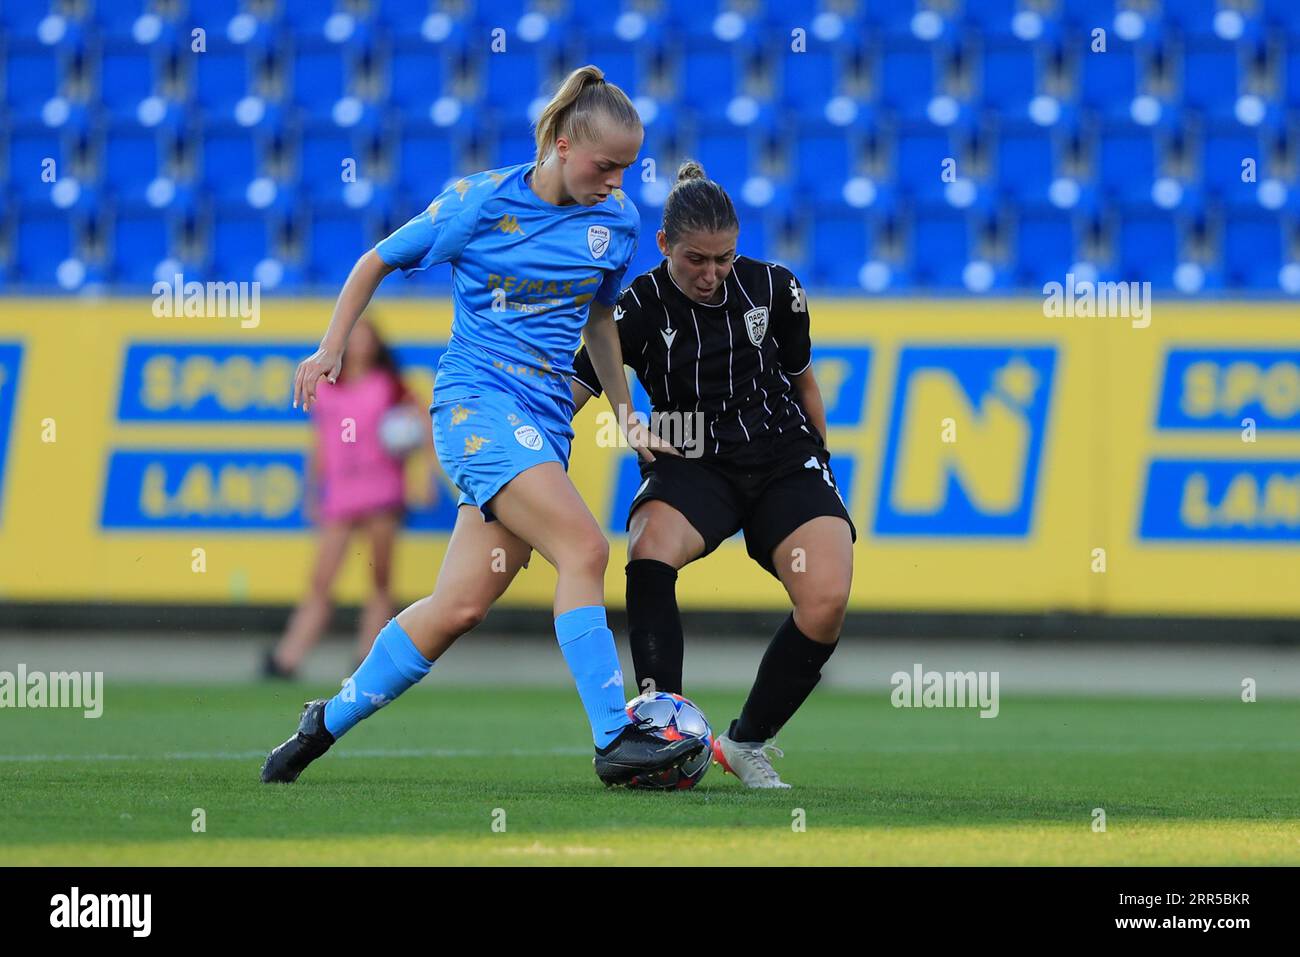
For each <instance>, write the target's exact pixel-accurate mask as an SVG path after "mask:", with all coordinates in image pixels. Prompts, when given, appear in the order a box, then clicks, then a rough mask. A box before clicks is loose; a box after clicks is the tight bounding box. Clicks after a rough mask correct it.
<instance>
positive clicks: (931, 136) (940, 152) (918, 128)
mask: <svg viewBox="0 0 1300 957" xmlns="http://www.w3.org/2000/svg"><path fill="white" fill-rule="evenodd" d="M893 151H894V152H893V155H894V162H893V177H894V184H895V185H896V186H897V187H898V188H899V189H900V190H901V191H902V192H904V193H906V194H910V195H914V196H919V197H930V198H935V197H938V196H940V195H942V193H943V187H944V183H943V181H942V180H941V179H940V176H941V175H942V172H943V162H944V160H946V159H949V158H951V159H956V158H957V155H958V150H957V149H956V147H955V146H954V144H953V142H952V139H951V137H950V136H949V133H948V130H946V129H945V128H943V127H939V126H934V125H932V124H929V123H919V124H908V125H901V126H900V127H899V128H898V129H897V130H896V132H895V134H894V144H893ZM958 171H959V172H960V167H958Z"/></svg>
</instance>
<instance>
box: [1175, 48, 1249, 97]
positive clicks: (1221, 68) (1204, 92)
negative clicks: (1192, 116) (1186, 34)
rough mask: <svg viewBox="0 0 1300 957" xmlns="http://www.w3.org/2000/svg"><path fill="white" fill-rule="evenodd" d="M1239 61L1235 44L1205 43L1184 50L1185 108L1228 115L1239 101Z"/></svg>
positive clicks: (1183, 83)
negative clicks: (1233, 105) (1237, 100)
mask: <svg viewBox="0 0 1300 957" xmlns="http://www.w3.org/2000/svg"><path fill="white" fill-rule="evenodd" d="M1237 74H1238V61H1237V48H1236V45H1235V44H1232V43H1228V42H1225V41H1222V40H1202V41H1200V42H1197V43H1189V44H1187V45H1186V46H1185V47H1184V48H1183V75H1182V87H1183V105H1184V106H1189V107H1192V108H1193V109H1199V110H1211V111H1216V112H1226V111H1227V110H1229V109H1231V107H1232V104H1233V102H1234V101H1235V100H1236V99H1237V88H1238V76H1237Z"/></svg>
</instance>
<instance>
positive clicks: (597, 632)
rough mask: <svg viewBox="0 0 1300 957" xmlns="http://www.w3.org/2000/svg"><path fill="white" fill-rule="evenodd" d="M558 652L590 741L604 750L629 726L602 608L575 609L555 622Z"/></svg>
mask: <svg viewBox="0 0 1300 957" xmlns="http://www.w3.org/2000/svg"><path fill="white" fill-rule="evenodd" d="M555 636H556V638H558V639H559V641H560V651H562V652H563V653H564V660H565V662H567V663H568V665H569V671H570V672H572V674H573V680H574V682H575V683H576V684H577V685H578V696H579V697H580V698H582V706H583V707H584V708H586V709H587V720H589V721H590V722H591V738H592V740H593V741H595V742H596V747H598V748H603V747H606V746H608V745H609V743H610V742H611V741H613V740H614V738H616V737H617V736H618V733H619V732H620V731H621V730H623V728H625V727H627V725H629V724H631V723H632V720H631V719H630V718H629V717H628V716H627V711H626V710H625V707H626V704H625V702H624V699H623V671H622V669H621V668H620V667H619V664H618V651H617V650H616V649H615V648H614V633H613V632H612V631H610V630H609V628H608V626H607V625H606V624H605V609H604V608H603V607H602V606H601V605H588V606H586V607H585V608H574V609H572V610H570V611H566V612H565V613H564V614H563V615H561V616H560V617H559V618H557V619H555Z"/></svg>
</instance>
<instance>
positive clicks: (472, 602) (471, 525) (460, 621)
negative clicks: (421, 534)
mask: <svg viewBox="0 0 1300 957" xmlns="http://www.w3.org/2000/svg"><path fill="white" fill-rule="evenodd" d="M531 554H532V549H531V548H530V547H529V545H528V543H527V542H524V541H523V540H522V539H520V538H519V537H518V536H517V535H515V534H514V533H512V532H511V531H510V530H509V529H507V528H506V527H505V526H504V525H502V524H501V523H500V522H488V521H485V520H484V518H483V513H482V512H480V511H479V509H478V508H477V507H475V506H473V505H462V506H461V507H460V508H458V509H457V510H456V524H455V526H454V527H453V529H452V533H451V540H450V541H449V542H448V543H447V553H446V555H445V556H444V557H443V560H442V568H441V569H439V571H438V581H437V584H436V585H435V586H434V590H433V594H432V595H429V596H428V597H426V598H421V599H420V600H419V601H417V602H415V603H414V604H413V605H409V606H408V607H406V608H405V609H403V610H402V611H401V612H399V613H398V615H397V622H398V624H399V625H401V626H402V629H403V630H404V631H405V632H406V633H407V634H408V635H410V636H411V641H412V642H414V643H415V646H416V647H417V648H418V649H420V653H421V654H423V655H424V656H425V657H426V658H428V659H430V660H436V659H437V658H438V657H439V656H440V655H441V654H442V653H443V652H444V651H446V650H447V648H448V647H450V646H451V644H452V642H454V641H455V640H456V639H457V638H459V637H460V636H461V635H463V634H464V633H465V632H467V631H469V630H471V629H472V628H474V627H475V626H476V625H478V624H479V623H480V622H481V621H482V620H483V619H484V617H486V615H487V612H488V609H489V608H491V607H492V604H493V602H495V601H496V600H497V599H498V598H500V597H501V596H502V595H503V594H504V593H505V590H506V589H507V588H509V587H510V583H511V582H512V581H514V579H515V575H517V574H518V573H519V569H521V568H523V567H525V566H526V565H527V564H528V557H529V555H531Z"/></svg>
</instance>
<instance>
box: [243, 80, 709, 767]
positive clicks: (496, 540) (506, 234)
mask: <svg viewBox="0 0 1300 957" xmlns="http://www.w3.org/2000/svg"><path fill="white" fill-rule="evenodd" d="M643 135H644V133H643V130H642V127H641V121H640V117H639V116H638V115H637V112H636V110H635V108H634V107H633V106H632V103H631V101H629V100H628V98H627V96H626V95H625V94H624V93H623V91H622V90H620V89H619V88H618V87H617V86H614V85H612V84H609V83H606V82H605V80H604V75H603V74H602V73H601V71H600V70H599V69H597V68H596V67H594V66H585V67H582V68H581V69H578V70H575V71H574V72H573V73H571V74H570V75H569V76H568V78H567V79H566V80H565V81H564V83H563V84H562V85H561V87H560V89H559V91H558V92H557V93H556V94H555V96H554V98H553V99H552V100H551V102H550V103H549V104H548V105H547V107H546V109H545V110H544V111H543V113H542V115H541V116H540V117H539V119H538V121H537V126H536V140H537V158H536V161H535V162H532V163H525V164H521V165H518V166H509V167H505V168H504V169H498V170H490V171H488V172H484V173H479V174H476V175H473V176H469V177H466V178H464V179H461V180H459V181H458V182H456V183H455V184H454V185H452V186H451V187H450V188H448V189H447V190H446V191H445V192H443V193H442V195H440V196H439V197H438V198H437V199H435V200H434V201H433V202H432V203H430V204H429V207H428V209H426V210H425V211H424V212H422V213H420V214H419V215H418V216H416V217H415V218H414V219H412V220H411V221H410V222H408V223H407V224H406V225H404V226H402V227H401V228H400V229H398V230H397V231H396V232H394V233H393V234H392V235H391V236H389V237H388V238H387V239H385V240H383V241H382V242H380V243H379V245H378V246H376V247H375V249H373V250H372V251H370V252H368V253H366V254H365V255H364V256H362V257H361V259H360V260H359V261H358V262H357V264H356V266H355V267H354V268H353V270H352V273H351V275H349V276H348V279H347V282H346V283H345V284H344V286H343V290H342V292H341V293H340V294H339V299H338V303H337V305H336V306H335V310H334V316H333V318H332V319H331V321H330V324H329V328H328V329H327V330H326V333H325V337H324V339H323V340H322V342H321V346H320V348H319V349H318V350H317V351H316V353H315V354H314V355H312V356H311V357H310V358H308V359H306V360H305V361H303V363H302V364H301V365H299V367H298V370H297V374H296V376H295V380H294V403H295V405H296V404H297V403H298V402H299V401H301V402H302V404H303V407H304V409H307V408H310V406H311V403H312V401H313V399H314V397H315V392H316V386H317V383H318V382H319V381H320V379H321V377H325V378H327V379H329V380H330V381H333V380H334V378H335V377H336V376H337V375H338V373H339V367H340V363H341V361H342V357H343V351H344V346H345V344H346V343H347V338H348V334H349V332H350V331H351V329H352V327H353V325H354V324H355V322H356V321H357V318H358V317H359V316H360V315H361V313H362V311H363V310H364V309H365V307H366V305H367V304H368V303H369V301H370V298H371V296H372V295H374V292H375V289H376V288H377V287H378V285H379V283H380V281H381V280H383V278H384V277H385V276H387V275H388V274H389V273H390V272H392V271H393V270H394V269H397V268H401V269H402V270H403V271H404V272H405V274H406V275H408V276H409V275H411V274H412V273H415V272H418V271H420V270H423V269H427V268H428V267H429V266H432V265H434V264H436V263H441V262H451V263H452V264H453V266H454V271H453V292H452V298H453V304H454V318H453V321H452V328H451V339H450V341H449V343H448V346H447V351H446V353H445V354H444V355H443V357H442V359H441V360H440V362H439V364H438V375H437V381H436V383H435V386H434V395H433V404H432V405H431V407H430V413H431V415H432V417H433V435H434V442H435V445H436V446H437V451H438V458H439V460H440V461H441V463H442V466H443V468H444V469H445V470H446V472H447V474H448V475H449V476H450V477H451V478H452V480H453V481H454V482H455V483H456V486H457V487H458V488H459V489H460V490H461V493H462V494H461V499H460V507H459V509H458V510H457V517H456V525H455V528H454V529H453V531H452V535H451V541H450V543H449V545H448V550H447V554H446V557H445V558H444V560H443V565H442V568H441V570H440V571H439V574H438V580H437V584H436V585H435V587H434V591H433V594H432V595H430V596H429V597H427V598H422V599H420V600H419V601H417V602H416V603H415V604H413V605H411V606H409V607H408V608H406V609H404V610H403V611H402V612H400V613H399V614H398V615H397V617H396V618H393V619H391V620H390V621H389V622H388V624H387V625H386V626H385V627H384V628H383V630H381V631H380V633H379V636H378V638H377V639H376V640H375V645H374V648H373V649H372V650H371V652H370V654H369V655H368V656H367V657H366V659H365V661H363V662H362V664H361V666H360V667H359V668H358V669H357V671H356V672H355V673H354V674H353V675H352V677H351V678H350V679H348V680H347V681H345V682H344V683H343V690H342V691H340V692H339V693H338V694H337V695H335V696H334V697H333V698H331V699H330V700H328V701H325V700H318V701H310V702H308V703H307V705H306V706H305V708H304V711H303V714H302V718H301V720H300V722H299V725H298V731H297V733H296V734H295V735H294V736H293V737H291V738H290V739H289V740H288V741H286V742H284V743H283V744H282V745H280V746H279V747H278V748H276V749H275V750H274V751H272V752H271V754H270V755H269V756H268V757H267V759H266V763H265V764H264V765H263V767H262V780H263V781H267V782H272V781H275V782H290V781H294V780H296V779H297V777H298V775H299V774H301V773H302V771H303V769H304V768H306V767H307V765H308V764H310V763H311V762H312V761H314V760H315V759H316V758H318V757H320V756H321V755H322V754H324V753H325V751H326V750H328V749H329V747H330V746H331V745H333V744H334V742H335V741H337V740H338V738H340V737H341V736H342V735H343V734H345V733H346V732H347V731H348V730H349V729H350V728H352V727H353V726H354V725H355V724H356V723H357V722H358V721H361V720H362V719H363V718H366V717H369V716H370V715H372V714H374V713H375V712H376V711H378V710H379V709H380V708H382V707H384V706H385V705H387V704H389V703H390V702H391V701H392V700H393V699H394V698H396V697H397V696H398V695H400V694H401V693H402V692H404V691H405V690H406V689H407V688H410V687H411V686H412V685H414V684H416V683H417V682H419V681H420V679H421V678H423V677H424V676H425V675H426V674H427V673H428V671H429V669H430V668H431V667H432V666H433V664H434V662H435V661H437V659H438V658H439V656H441V655H442V653H443V652H444V651H446V650H447V648H448V647H450V646H451V644H452V642H454V641H455V640H456V639H457V638H458V637H460V636H461V635H463V634H464V633H465V632H467V631H469V630H470V629H472V628H473V627H474V626H475V625H477V624H478V623H479V622H480V621H482V620H483V617H484V616H485V615H486V614H487V610H488V608H489V607H491V605H492V603H493V602H494V601H496V599H497V598H498V597H500V595H501V594H502V593H503V592H504V591H505V589H506V586H507V585H508V584H509V583H510V582H511V580H513V578H514V576H515V574H516V573H517V572H518V570H519V569H520V568H521V567H522V566H523V565H525V564H526V562H527V561H528V557H529V555H530V553H531V550H532V549H534V548H535V549H537V550H538V551H539V552H540V553H541V554H542V556H543V557H544V558H545V559H546V560H547V561H548V562H550V563H551V564H552V565H553V566H555V569H556V571H557V573H558V579H559V581H558V584H557V586H556V591H555V603H554V613H555V633H556V636H557V638H558V639H559V643H560V648H561V651H562V652H563V654H564V658H565V661H566V662H567V664H568V666H569V669H570V671H571V672H572V674H573V677H574V680H575V682H576V683H577V686H578V694H579V696H580V697H581V699H582V703H583V706H584V707H585V709H586V711H587V716H588V718H589V720H590V722H591V730H592V737H593V739H594V741H595V745H596V757H595V766H596V773H597V774H598V776H599V777H600V779H601V780H602V781H604V782H605V783H606V784H619V783H623V782H625V781H627V780H628V779H629V778H630V777H632V776H633V775H634V774H637V773H644V772H649V771H655V770H659V769H662V768H666V767H669V766H672V765H674V764H677V763H679V762H680V761H682V760H684V759H685V758H687V757H689V756H691V755H693V754H694V753H696V752H698V751H699V749H700V748H701V747H703V745H702V744H701V743H700V742H699V741H692V740H686V741H678V742H665V741H662V740H660V739H659V738H656V737H653V736H651V735H650V734H648V733H646V732H644V731H642V730H641V729H639V728H638V727H636V726H635V725H633V724H632V723H631V720H630V719H629V718H628V716H627V713H626V711H625V710H624V691H623V676H622V672H621V671H620V668H619V662H618V655H617V652H616V650H615V646H614V636H613V633H612V632H611V631H610V630H609V628H608V627H607V625H606V618H605V608H604V578H605V566H606V563H607V561H608V558H609V543H608V542H607V541H606V540H605V537H604V535H603V534H602V533H601V530H600V527H599V526H598V525H597V523H596V520H595V519H594V518H593V516H592V514H591V512H590V511H589V510H588V509H587V506H586V505H585V504H584V503H583V501H582V499H581V498H580V497H579V495H578V492H577V490H576V489H575V488H574V486H573V483H572V482H571V481H570V480H569V477H568V474H567V472H566V469H567V467H568V460H569V447H570V441H571V439H572V438H573V429H572V427H571V426H570V424H569V422H570V419H571V417H572V413H573V399H572V393H571V390H570V386H569V377H570V376H571V375H572V372H573V365H572V364H573V357H574V354H575V352H576V351H577V348H578V345H579V341H580V339H585V341H586V345H587V351H588V353H589V354H590V355H591V357H592V360H593V362H594V363H595V368H596V370H597V375H598V376H599V378H600V380H601V384H602V385H603V386H604V388H605V390H606V391H607V392H608V393H609V397H610V402H611V404H612V405H613V407H614V409H615V412H616V414H617V415H619V417H620V425H621V427H622V428H623V430H624V432H625V433H626V434H627V438H628V443H629V445H630V446H631V447H632V448H633V449H635V450H636V451H637V454H638V455H640V456H641V457H642V458H645V459H651V458H652V455H651V453H650V451H649V450H650V448H652V447H653V448H656V449H657V450H658V449H662V450H663V451H662V454H675V453H674V452H673V450H671V449H665V448H663V446H662V445H660V444H658V443H656V442H655V441H654V440H653V439H652V438H651V437H650V435H649V433H648V431H647V430H646V429H645V428H644V426H641V425H638V424H637V423H636V422H635V420H633V421H631V422H629V421H628V416H627V412H628V410H630V409H631V407H632V406H631V401H630V399H629V396H628V390H627V381H626V379H625V378H624V376H623V360H622V353H621V352H620V348H619V337H618V331H617V329H616V328H615V323H614V320H613V303H614V301H615V300H616V299H617V298H618V295H619V287H620V282H621V280H622V277H623V275H624V273H625V272H626V270H627V265H628V263H629V261H630V260H631V258H632V254H633V252H634V251H635V248H636V240H637V231H638V227H639V224H640V219H639V215H638V213H637V210H636V207H635V206H633V204H632V201H631V200H630V199H628V198H627V196H626V195H624V193H623V192H622V190H621V189H620V188H619V187H620V186H621V184H622V181H623V171H624V170H625V169H626V168H628V167H629V166H631V165H632V163H633V162H635V160H636V156H637V153H638V152H639V151H640V148H641V141H642V138H643Z"/></svg>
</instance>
